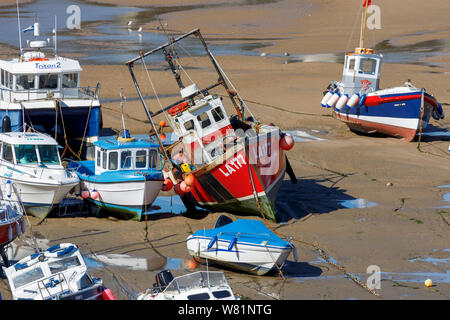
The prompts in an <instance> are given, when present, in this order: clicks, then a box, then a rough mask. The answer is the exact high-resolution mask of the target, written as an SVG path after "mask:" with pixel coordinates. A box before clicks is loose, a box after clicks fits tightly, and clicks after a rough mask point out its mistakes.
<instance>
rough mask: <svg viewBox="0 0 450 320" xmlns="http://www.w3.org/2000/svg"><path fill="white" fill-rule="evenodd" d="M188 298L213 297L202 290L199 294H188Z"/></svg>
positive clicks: (207, 298) (204, 298) (203, 298)
mask: <svg viewBox="0 0 450 320" xmlns="http://www.w3.org/2000/svg"><path fill="white" fill-rule="evenodd" d="M187 298H188V300H209V299H210V298H211V297H210V296H209V294H208V293H206V292H202V293H197V294H191V295H189V296H187Z"/></svg>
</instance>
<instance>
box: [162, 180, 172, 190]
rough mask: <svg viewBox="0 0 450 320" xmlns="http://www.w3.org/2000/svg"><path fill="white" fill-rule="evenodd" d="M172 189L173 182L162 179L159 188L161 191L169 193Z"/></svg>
mask: <svg viewBox="0 0 450 320" xmlns="http://www.w3.org/2000/svg"><path fill="white" fill-rule="evenodd" d="M172 187H173V182H172V180H170V179H164V184H163V185H162V187H161V190H162V191H169V190H170V189H172Z"/></svg>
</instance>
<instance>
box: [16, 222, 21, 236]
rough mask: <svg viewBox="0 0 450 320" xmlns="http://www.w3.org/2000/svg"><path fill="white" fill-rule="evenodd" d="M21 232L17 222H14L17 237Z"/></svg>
mask: <svg viewBox="0 0 450 320" xmlns="http://www.w3.org/2000/svg"><path fill="white" fill-rule="evenodd" d="M21 231H22V230H21V229H20V224H19V221H16V233H17V236H18V237H20V235H21V234H22V233H21Z"/></svg>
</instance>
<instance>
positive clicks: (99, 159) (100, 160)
mask: <svg viewBox="0 0 450 320" xmlns="http://www.w3.org/2000/svg"><path fill="white" fill-rule="evenodd" d="M101 162H102V153H101V152H100V150H97V167H100V164H101Z"/></svg>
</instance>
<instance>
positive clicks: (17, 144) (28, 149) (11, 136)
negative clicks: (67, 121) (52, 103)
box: [0, 132, 61, 166]
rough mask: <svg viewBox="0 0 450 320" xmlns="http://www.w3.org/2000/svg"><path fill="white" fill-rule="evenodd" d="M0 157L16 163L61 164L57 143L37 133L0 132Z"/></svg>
mask: <svg viewBox="0 0 450 320" xmlns="http://www.w3.org/2000/svg"><path fill="white" fill-rule="evenodd" d="M0 142H1V146H0V159H1V160H2V161H5V162H7V163H12V164H18V165H39V166H61V159H60V156H59V153H58V144H57V142H56V141H55V140H53V139H51V138H50V137H49V136H46V135H42V134H37V133H28V132H26V133H19V132H11V133H2V134H0Z"/></svg>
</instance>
